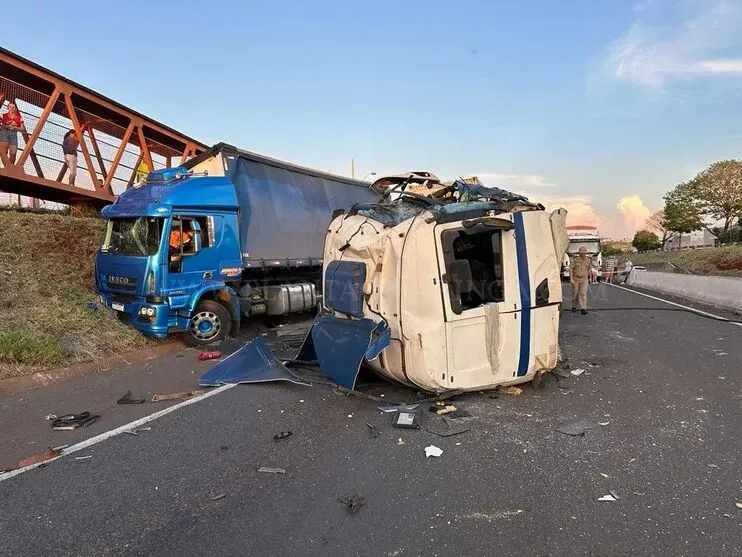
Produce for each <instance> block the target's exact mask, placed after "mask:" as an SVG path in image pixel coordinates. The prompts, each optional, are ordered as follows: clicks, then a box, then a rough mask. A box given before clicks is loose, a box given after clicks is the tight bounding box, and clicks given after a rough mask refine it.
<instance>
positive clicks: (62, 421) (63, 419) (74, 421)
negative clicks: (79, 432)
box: [52, 411, 100, 431]
mask: <svg viewBox="0 0 742 557" xmlns="http://www.w3.org/2000/svg"><path fill="white" fill-rule="evenodd" d="M98 418H100V416H98V415H96V414H93V413H91V412H88V411H85V412H80V413H79V414H66V415H64V416H57V417H55V418H54V419H53V420H52V429H53V430H55V431H72V430H75V429H79V428H81V427H88V426H89V425H90V424H92V423H93V422H95V421H96V420H97V419H98Z"/></svg>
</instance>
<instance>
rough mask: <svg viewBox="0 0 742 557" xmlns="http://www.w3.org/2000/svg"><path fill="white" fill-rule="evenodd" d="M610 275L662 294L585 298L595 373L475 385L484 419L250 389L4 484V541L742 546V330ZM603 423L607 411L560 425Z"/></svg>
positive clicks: (497, 547) (680, 550) (711, 549)
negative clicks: (386, 410) (517, 390)
mask: <svg viewBox="0 0 742 557" xmlns="http://www.w3.org/2000/svg"><path fill="white" fill-rule="evenodd" d="M592 288H593V291H592V293H591V304H592V305H593V306H594V307H601V308H626V307H633V308H638V307H643V308H647V309H643V310H639V309H634V310H629V311H621V310H618V311H616V310H612V311H611V310H608V311H592V312H591V313H590V315H588V316H582V315H573V314H572V313H565V315H564V318H563V321H562V337H563V338H562V348H563V351H564V354H565V355H566V357H567V361H566V363H565V370H566V371H570V370H573V369H584V370H585V371H584V373H582V374H581V375H580V376H579V377H570V378H569V379H559V381H557V378H556V377H553V378H551V379H550V380H549V381H548V382H547V385H546V388H545V389H543V390H540V391H536V390H533V389H531V388H530V387H526V388H524V390H523V393H522V394H521V395H520V396H507V395H502V394H500V395H499V396H497V398H491V394H473V395H467V396H463V397H459V398H458V399H456V402H455V404H456V405H457V406H458V407H459V408H463V409H465V410H467V411H468V412H469V413H470V414H471V417H469V418H459V419H458V420H457V424H458V423H460V424H461V425H466V427H470V428H471V430H470V431H469V432H468V433H464V434H461V435H457V436H454V437H448V438H441V437H437V436H436V435H434V434H432V433H429V432H428V431H426V430H425V429H421V430H418V431H410V430H398V429H394V428H392V427H391V425H390V422H389V419H390V417H389V416H388V415H382V414H380V413H379V412H378V411H377V410H376V403H374V402H372V401H369V400H366V399H363V398H357V397H350V398H349V397H346V396H340V395H337V394H334V393H333V392H332V391H331V390H330V389H329V388H328V387H326V386H318V385H315V386H314V387H311V388H307V387H299V386H294V385H286V384H275V385H257V386H238V387H235V388H232V389H230V390H227V391H225V392H223V393H221V394H219V395H217V396H212V397H210V398H208V399H205V400H203V401H201V402H198V403H196V404H193V405H191V406H187V407H184V408H181V409H178V410H177V411H175V412H173V413H171V414H168V415H167V416H164V417H162V418H160V419H158V420H156V421H153V422H151V423H150V424H148V425H150V426H151V427H152V430H151V431H149V432H145V433H140V434H139V435H138V436H136V437H133V436H129V435H119V436H116V437H113V438H111V439H108V440H106V441H104V442H101V443H99V444H97V445H94V446H92V447H90V448H89V449H86V450H85V451H81V452H80V453H75V454H74V455H70V456H67V457H63V458H61V459H59V460H56V461H54V462H51V463H49V464H48V465H46V466H44V467H41V468H37V469H34V470H31V471H29V472H26V473H23V474H20V475H18V476H15V477H12V478H9V479H7V480H5V481H0V540H1V542H0V554H2V555H27V556H33V555H52V554H53V555H173V556H182V555H219V556H223V555H251V556H258V555H303V556H311V555H343V556H350V555H364V556H365V555H370V556H377V555H389V556H397V555H426V556H433V555H456V556H459V555H471V556H479V555H482V556H485V555H487V556H489V555H497V554H502V553H504V552H507V553H508V554H516V555H565V556H566V555H570V556H572V555H627V554H634V555H658V554H664V555H735V554H740V551H741V550H740V542H739V540H740V539H742V510H740V509H738V508H736V507H735V501H737V500H742V477H741V476H740V473H739V472H740V465H739V462H740V460H741V458H740V457H742V451H741V449H742V438H741V437H740V435H739V431H740V430H741V426H742V412H741V410H740V409H741V408H742V384H741V383H740V374H741V369H740V365H739V361H740V356H741V355H742V344H741V343H740V337H741V336H742V328H740V327H737V326H734V325H731V324H728V323H721V322H717V321H712V320H709V319H704V318H702V317H698V316H695V315H691V314H688V313H683V312H676V311H664V310H667V308H668V306H667V305H665V304H663V303H662V302H657V301H654V300H650V299H647V298H644V297H641V296H639V295H637V294H635V293H632V292H627V291H623V290H619V289H616V288H612V287H605V286H602V285H598V286H593V287H592ZM168 365H171V364H168ZM172 365H179V366H181V368H183V369H182V371H181V372H182V373H184V374H187V373H190V371H189V370H188V366H191V367H193V368H195V366H194V365H193V364H192V363H191V362H190V361H186V362H184V361H183V359H182V358H181V359H180V362H179V363H178V362H176V364H172ZM567 366H568V367H567ZM565 370H562V371H565ZM362 388H363V390H364V391H365V392H369V393H373V394H376V395H379V394H384V398H385V399H387V400H390V401H391V400H400V399H401V400H408V401H409V400H412V399H414V398H415V395H416V394H415V393H414V392H413V391H411V390H406V389H401V388H398V387H395V386H392V385H389V384H387V383H383V382H366V383H364V384H363V386H362ZM119 390H120V389H119ZM116 394H118V392H117V393H116ZM583 419H585V420H591V421H593V422H596V423H600V424H605V425H599V426H598V427H597V428H596V429H593V430H591V431H588V432H587V433H586V434H585V435H584V436H583V437H571V436H567V435H564V434H561V433H558V432H556V431H555V428H556V427H558V426H560V425H562V424H564V423H567V422H571V421H574V420H583ZM435 420H437V418H436V419H434V418H432V415H431V414H426V416H425V424H424V425H428V426H430V427H436V426H440V425H441V424H438V423H436V421H435ZM366 422H371V423H372V424H375V425H376V426H378V427H379V428H380V429H381V431H382V433H381V435H380V436H379V437H377V438H370V436H369V432H368V427H367V426H366V425H365V424H366ZM286 430H291V431H292V432H293V436H292V437H290V438H288V439H286V440H283V441H278V442H276V441H274V440H273V435H274V434H275V433H277V432H280V431H286ZM400 439H401V440H402V441H403V443H404V444H399V440H400ZM431 444H434V445H436V446H438V447H440V448H441V449H442V450H443V454H442V456H441V457H440V458H427V459H426V457H425V453H424V447H426V446H428V445H431ZM5 450H6V449H5V446H3V452H4V451H5ZM87 455H92V458H87V459H84V460H76V459H75V457H76V456H87ZM261 466H269V467H280V468H284V469H285V470H286V473H285V474H266V473H259V472H257V469H258V467H261ZM611 490H614V491H615V492H616V493H617V494H618V495H619V497H620V499H619V500H618V501H615V502H600V501H598V498H599V497H601V496H604V495H606V494H608V493H609V492H610V491H611ZM352 494H360V495H362V496H363V497H364V499H365V505H364V506H363V507H362V508H361V509H360V510H358V511H357V512H356V513H352V514H351V513H349V512H348V510H347V509H346V507H345V506H344V505H343V504H342V503H340V502H338V499H339V498H342V497H343V496H347V495H352ZM222 495H223V497H221V496H222Z"/></svg>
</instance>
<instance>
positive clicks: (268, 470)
mask: <svg viewBox="0 0 742 557" xmlns="http://www.w3.org/2000/svg"><path fill="white" fill-rule="evenodd" d="M258 472H265V473H266V474H285V473H286V470H285V469H284V468H270V467H268V466H261V467H260V468H258Z"/></svg>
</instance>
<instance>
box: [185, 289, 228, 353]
mask: <svg viewBox="0 0 742 557" xmlns="http://www.w3.org/2000/svg"><path fill="white" fill-rule="evenodd" d="M231 328H232V316H231V315H229V311H227V308H225V307H224V306H223V305H221V304H220V303H219V302H215V301H214V300H202V301H200V302H199V303H198V306H196V311H194V312H193V316H192V317H191V321H190V323H189V324H188V332H187V333H184V334H183V341H184V342H185V343H186V344H188V345H189V346H202V345H204V344H210V343H212V342H218V341H220V340H223V339H225V338H227V337H228V336H229V332H230V330H231Z"/></svg>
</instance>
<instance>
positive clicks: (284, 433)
mask: <svg viewBox="0 0 742 557" xmlns="http://www.w3.org/2000/svg"><path fill="white" fill-rule="evenodd" d="M292 435H293V433H291V432H290V431H282V432H281V433H276V434H275V435H274V436H273V440H274V441H280V440H281V439H288V438H289V437H291V436H292Z"/></svg>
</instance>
